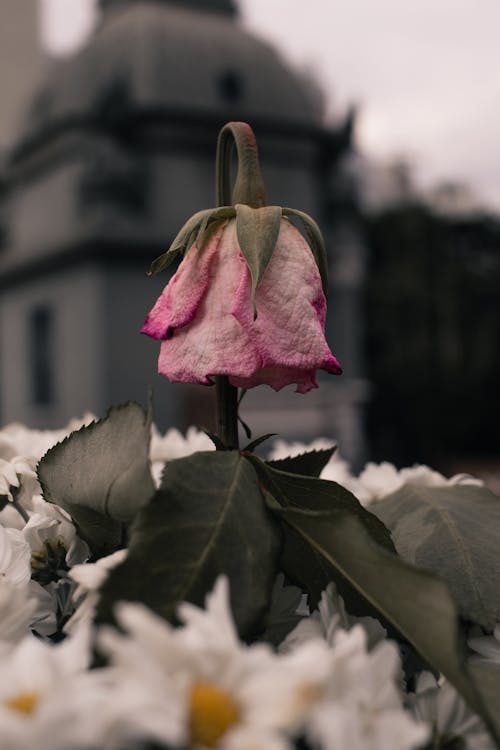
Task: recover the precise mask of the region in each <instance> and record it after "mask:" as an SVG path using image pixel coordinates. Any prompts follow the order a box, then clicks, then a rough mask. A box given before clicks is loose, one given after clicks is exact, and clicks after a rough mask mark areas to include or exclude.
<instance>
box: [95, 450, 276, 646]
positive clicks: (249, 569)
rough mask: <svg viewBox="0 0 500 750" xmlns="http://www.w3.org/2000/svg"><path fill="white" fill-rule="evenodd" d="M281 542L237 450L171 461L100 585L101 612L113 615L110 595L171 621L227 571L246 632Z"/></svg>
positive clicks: (261, 605)
mask: <svg viewBox="0 0 500 750" xmlns="http://www.w3.org/2000/svg"><path fill="white" fill-rule="evenodd" d="M279 547H280V532H279V527H278V525H277V523H276V522H275V521H274V519H273V518H272V516H271V515H270V514H269V512H268V511H267V509H266V507H265V505H264V501H263V498H262V494H261V492H260V489H259V484H258V482H257V477H256V474H255V472H254V470H253V468H252V466H251V465H250V463H249V462H248V461H247V460H246V459H245V458H244V457H242V456H241V455H240V454H239V453H238V452H237V451H215V452H213V451H211V452H206V453H195V454H193V455H192V456H188V457H187V458H181V459H178V460H177V461H172V462H170V463H169V464H168V468H167V471H166V472H165V473H164V477H163V481H162V486H161V488H160V490H159V491H158V492H157V493H156V495H155V496H154V498H153V500H152V502H151V503H150V504H149V505H148V506H147V507H145V508H144V509H143V510H141V511H140V513H139V514H138V516H137V518H136V521H135V523H134V526H133V528H132V532H131V537H130V547H129V555H128V557H127V559H126V560H125V562H124V563H123V564H122V565H121V566H120V567H118V568H116V569H115V570H114V571H113V572H112V573H111V575H110V577H109V578H108V580H107V581H106V583H105V585H104V588H103V590H102V599H101V606H100V610H99V619H100V620H101V621H102V620H110V619H112V608H113V604H114V602H116V601H118V600H122V599H125V600H128V601H141V602H144V603H145V604H147V605H148V606H149V607H151V609H153V610H154V611H155V612H157V613H158V614H160V615H162V616H163V617H165V618H166V619H168V620H175V612H176V608H177V605H178V604H179V603H180V602H182V601H189V602H193V603H195V604H198V605H202V604H203V603H204V600H205V596H206V594H207V592H208V591H210V590H211V589H212V587H213V584H214V581H215V579H216V578H217V576H218V575H219V574H221V573H225V574H226V575H227V576H228V578H229V582H230V590H231V605H232V611H233V615H234V618H235V621H236V624H237V627H238V630H239V632H240V634H241V635H242V636H249V635H251V634H252V633H254V631H255V630H256V629H258V628H259V625H260V622H261V620H262V618H263V616H264V614H265V612H266V609H267V607H268V604H269V599H270V595H271V589H272V586H273V582H274V578H275V574H276V568H277V557H278V552H279Z"/></svg>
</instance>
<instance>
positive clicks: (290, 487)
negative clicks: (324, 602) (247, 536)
mask: <svg viewBox="0 0 500 750" xmlns="http://www.w3.org/2000/svg"><path fill="white" fill-rule="evenodd" d="M324 458H325V457H324ZM251 460H252V461H253V463H254V465H255V468H256V470H257V472H258V474H259V478H260V480H261V483H262V485H263V488H264V491H267V492H269V494H270V495H271V496H272V497H273V498H275V500H276V501H277V502H278V503H279V504H281V505H282V506H283V507H294V508H299V509H302V510H319V511H348V512H349V513H352V514H353V515H354V516H355V517H357V518H358V519H359V520H360V521H361V523H362V524H363V525H364V526H365V528H366V529H367V531H368V532H369V533H370V535H371V536H372V538H373V539H374V540H375V541H376V542H377V543H378V544H380V545H381V546H383V547H385V548H386V549H387V550H388V551H390V552H395V550H394V545H393V544H392V540H391V537H390V534H389V532H388V531H387V529H386V528H385V526H384V524H383V523H380V521H379V519H378V518H377V517H376V516H374V515H373V514H371V513H369V512H368V511H367V510H365V509H364V508H363V506H362V505H361V504H360V503H359V502H358V500H357V499H356V498H355V497H354V495H353V494H352V493H351V492H349V491H348V490H346V489H345V488H344V487H342V486H341V485H339V484H337V483H336V482H331V481H328V480H324V479H318V478H315V477H307V476H299V475H296V474H293V473H290V472H283V471H279V470H277V469H275V468H273V467H271V466H269V464H264V463H262V462H261V461H259V459H258V458H256V457H255V456H252V457H251ZM281 560H282V562H281V565H282V568H283V570H284V571H285V572H286V573H287V575H288V576H289V577H290V579H291V580H292V581H294V582H295V583H297V584H298V585H299V586H302V587H303V588H305V589H307V591H308V595H309V604H310V606H311V607H315V606H317V604H318V602H319V600H320V598H321V594H322V592H323V591H324V590H325V588H326V587H327V585H328V584H329V582H330V581H332V580H333V581H335V584H336V585H337V588H338V590H339V593H340V595H341V596H342V598H343V599H344V601H345V603H346V606H347V607H348V609H349V611H350V612H351V613H352V614H353V615H358V616H360V617H362V616H365V615H369V616H372V617H373V616H377V613H376V612H374V611H373V610H372V608H371V607H370V605H369V604H368V603H367V602H366V600H365V599H363V598H362V597H360V595H359V593H358V592H357V591H356V589H353V587H352V586H351V585H350V583H349V581H348V580H347V579H345V578H344V577H343V576H342V575H341V574H340V573H339V572H338V570H336V569H335V568H333V567H332V566H331V565H330V564H329V563H328V561H327V560H325V559H324V558H323V557H321V556H320V555H318V554H317V553H316V551H315V550H314V549H312V548H311V547H310V546H308V545H305V544H304V542H303V540H301V539H300V538H299V537H297V535H295V536H294V535H293V534H292V533H288V534H285V537H284V544H283V549H282V556H281Z"/></svg>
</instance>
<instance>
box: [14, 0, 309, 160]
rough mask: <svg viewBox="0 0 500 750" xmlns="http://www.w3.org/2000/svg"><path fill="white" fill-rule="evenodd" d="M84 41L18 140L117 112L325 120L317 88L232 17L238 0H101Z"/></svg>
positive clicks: (62, 65)
mask: <svg viewBox="0 0 500 750" xmlns="http://www.w3.org/2000/svg"><path fill="white" fill-rule="evenodd" d="M101 8H102V11H103V13H102V20H101V22H100V24H99V25H98V27H97V29H96V31H95V32H94V34H93V36H92V37H91V39H90V40H89V42H88V43H87V45H86V46H85V47H84V48H83V49H81V50H80V51H79V52H78V53H77V54H75V55H74V56H72V57H71V58H68V59H65V60H60V61H57V62H55V63H54V65H53V67H52V69H51V70H49V71H48V75H47V77H46V80H45V82H44V83H43V84H42V86H41V87H40V88H39V90H38V91H37V92H36V94H35V96H34V98H33V101H32V106H31V109H30V111H29V113H28V116H27V119H26V122H25V126H24V129H21V133H20V139H19V141H18V147H21V148H22V146H23V144H25V143H26V142H30V141H32V140H33V139H38V138H39V137H41V136H43V134H44V133H46V132H47V131H53V130H54V129H55V130H59V128H60V127H64V126H65V125H66V124H75V123H79V122H81V121H82V120H84V121H86V122H88V121H89V120H90V122H96V121H97V122H99V121H101V120H106V117H107V116H108V114H109V112H112V113H113V115H114V116H115V117H116V116H118V117H119V118H120V120H121V121H123V120H124V119H125V120H126V118H127V116H130V115H134V116H136V115H137V114H147V113H156V112H161V113H163V114H168V113H176V114H177V115H178V114H179V113H181V114H184V115H186V116H189V115H190V114H194V113H197V114H198V115H215V116H217V117H220V118H221V119H227V118H233V117H234V114H236V115H237V116H238V118H239V119H249V120H250V121H253V120H255V119H262V118H264V119H266V120H271V121H274V122H276V124H279V125H281V124H283V123H284V122H286V123H290V124H292V123H293V124H295V125H298V126H314V125H316V126H317V125H318V124H320V121H321V112H320V111H319V110H320V107H319V106H318V99H317V92H310V91H309V88H308V86H307V84H306V83H305V81H304V80H302V79H301V77H300V76H298V75H296V74H295V73H294V72H292V71H291V70H290V69H289V67H288V66H287V65H286V64H285V63H284V62H283V60H282V59H281V58H280V56H279V55H278V54H277V53H276V51H275V50H274V49H273V48H272V47H271V46H270V45H268V44H266V43H265V42H263V41H262V40H260V39H258V38H256V37H255V36H253V35H252V34H250V33H248V32H247V31H245V30H244V29H242V28H241V26H240V25H239V24H238V23H237V21H236V20H235V9H234V5H233V3H232V1H231V0H213V2H209V1H208V0H203V2H201V0H101Z"/></svg>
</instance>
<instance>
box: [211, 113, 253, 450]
mask: <svg viewBox="0 0 500 750" xmlns="http://www.w3.org/2000/svg"><path fill="white" fill-rule="evenodd" d="M235 145H236V151H237V155H238V171H237V175H236V182H235V186H234V190H233V192H232V194H231V158H232V154H233V147H234V146H235ZM216 200H217V206H230V205H233V204H236V203H246V204H248V205H249V206H253V207H254V208H259V207H260V206H263V205H264V204H265V193H264V183H263V180H262V175H261V172H260V167H259V158H258V155H257V142H256V140H255V135H254V132H253V130H252V128H251V127H250V125H248V124H247V123H246V122H229V123H227V125H224V127H223V128H222V130H221V131H220V133H219V139H218V142H217V155H216ZM215 386H216V395H217V407H216V408H217V433H218V435H219V437H220V439H221V441H222V442H223V443H224V445H225V446H226V448H229V449H236V450H237V449H238V447H239V443H238V389H237V388H235V387H234V386H233V385H231V383H230V382H229V378H228V377H227V375H217V376H216V377H215Z"/></svg>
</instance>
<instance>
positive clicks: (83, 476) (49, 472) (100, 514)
mask: <svg viewBox="0 0 500 750" xmlns="http://www.w3.org/2000/svg"><path fill="white" fill-rule="evenodd" d="M150 427H151V415H150V414H148V413H146V412H145V411H144V409H143V408H142V407H141V406H139V404H136V403H133V402H130V403H128V404H125V405H124V406H118V407H112V408H111V409H110V410H109V412H108V415H107V416H106V417H105V418H104V419H102V420H100V421H99V422H93V423H92V424H90V425H88V426H87V427H82V428H81V429H80V430H78V431H77V432H73V433H72V434H71V435H70V436H69V437H67V438H66V439H65V440H63V441H62V442H61V443H58V444H57V445H55V446H54V447H53V448H51V449H50V450H49V451H48V452H47V453H46V454H45V456H44V457H43V458H42V460H41V461H40V463H39V464H38V468H37V471H38V478H39V480H40V484H41V486H42V490H43V496H44V498H45V500H47V501H48V502H50V503H55V504H56V505H58V506H59V507H61V508H63V509H64V510H65V511H67V512H68V513H69V514H70V516H71V517H72V518H73V520H74V522H75V524H76V526H77V529H78V533H79V535H80V537H81V538H82V539H84V540H85V541H86V542H87V544H88V545H89V547H90V549H91V551H92V554H93V555H94V557H101V556H103V555H107V554H109V553H111V552H113V551H114V550H116V549H118V548H119V547H122V546H124V542H125V534H126V527H127V525H128V524H129V523H130V522H131V521H132V519H133V518H134V516H135V514H136V513H137V511H138V510H139V508H141V507H142V506H143V505H145V504H146V503H147V502H148V501H149V500H150V499H151V497H152V496H153V494H154V485H153V480H152V478H151V472H150V468H149V439H150Z"/></svg>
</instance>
